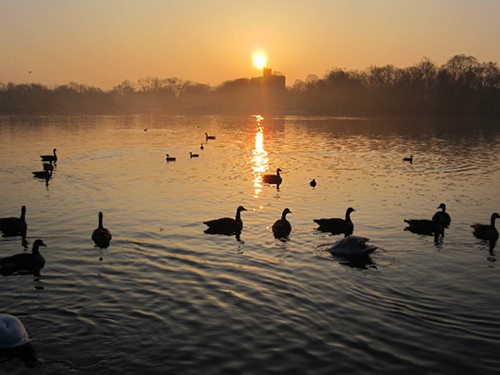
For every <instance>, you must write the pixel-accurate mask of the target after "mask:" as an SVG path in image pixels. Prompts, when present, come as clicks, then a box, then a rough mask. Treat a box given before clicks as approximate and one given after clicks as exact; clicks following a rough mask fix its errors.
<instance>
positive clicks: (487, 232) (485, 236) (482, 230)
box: [471, 212, 500, 250]
mask: <svg viewBox="0 0 500 375" xmlns="http://www.w3.org/2000/svg"><path fill="white" fill-rule="evenodd" d="M498 218H500V215H499V214H498V213H496V212H495V213H493V214H491V221H490V225H487V224H473V225H471V227H472V229H473V232H472V233H473V234H474V236H475V237H476V238H479V239H482V240H487V241H489V242H490V250H493V248H494V247H495V243H496V242H497V240H498V230H497V228H496V227H495V220H496V219H498Z"/></svg>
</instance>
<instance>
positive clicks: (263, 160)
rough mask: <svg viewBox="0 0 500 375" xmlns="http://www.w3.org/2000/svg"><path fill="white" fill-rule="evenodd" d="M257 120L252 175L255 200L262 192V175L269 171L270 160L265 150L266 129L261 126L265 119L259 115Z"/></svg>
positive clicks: (256, 117)
mask: <svg viewBox="0 0 500 375" xmlns="http://www.w3.org/2000/svg"><path fill="white" fill-rule="evenodd" d="M255 119H256V120H257V128H256V133H255V148H254V150H253V156H252V163H253V165H252V174H253V186H254V198H257V197H258V196H259V193H260V192H261V191H262V173H264V172H265V171H267V169H268V164H269V158H268V157H267V152H266V150H264V127H263V126H262V125H261V121H262V120H264V117H262V116H260V115H257V116H255Z"/></svg>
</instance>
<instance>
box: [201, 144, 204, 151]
mask: <svg viewBox="0 0 500 375" xmlns="http://www.w3.org/2000/svg"><path fill="white" fill-rule="evenodd" d="M204 149H205V146H203V143H202V144H201V145H200V150H201V151H203V150H204Z"/></svg>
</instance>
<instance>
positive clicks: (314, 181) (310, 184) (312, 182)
mask: <svg viewBox="0 0 500 375" xmlns="http://www.w3.org/2000/svg"><path fill="white" fill-rule="evenodd" d="M316 185H317V183H316V180H315V179H314V178H313V179H312V180H311V182H309V186H311V187H312V188H313V189H314V188H315V187H316Z"/></svg>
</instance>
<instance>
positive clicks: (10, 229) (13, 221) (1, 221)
mask: <svg viewBox="0 0 500 375" xmlns="http://www.w3.org/2000/svg"><path fill="white" fill-rule="evenodd" d="M27 230H28V224H27V223H26V206H21V216H20V217H4V218H0V231H2V232H3V233H4V236H5V237H9V236H18V235H21V236H23V237H26V231H27Z"/></svg>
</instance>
